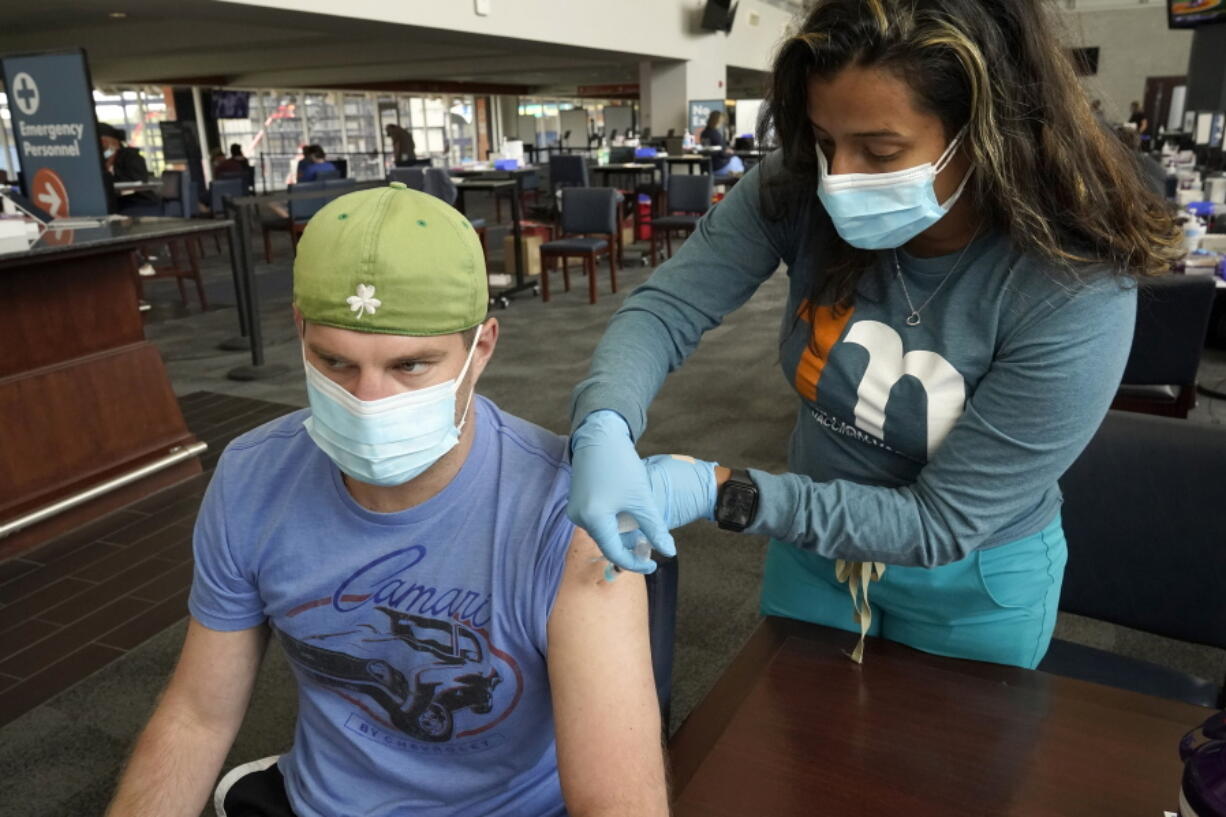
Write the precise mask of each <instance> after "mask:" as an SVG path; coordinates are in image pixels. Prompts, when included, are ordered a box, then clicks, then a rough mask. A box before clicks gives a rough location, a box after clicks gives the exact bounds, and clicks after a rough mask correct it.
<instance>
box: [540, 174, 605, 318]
mask: <svg viewBox="0 0 1226 817" xmlns="http://www.w3.org/2000/svg"><path fill="white" fill-rule="evenodd" d="M620 198H621V196H620V194H619V193H618V192H617V191H616V190H614V189H613V188H611V187H567V188H564V189H563V190H562V238H560V239H558V240H556V241H550V242H547V243H545V244H542V245H541V300H542V301H548V300H549V271H550V268H551V267H552V265H553V262H554V259H557V258H560V259H562V283H563V285H564V286H565V289H566V291H567V292H570V271H569V270H568V269H567V268H566V262H567V260H568V259H570V258H576V257H578V258H581V259H583V269H584V272H586V273H587V275H588V300H589V302H590V303H593V304H594V303H596V260H597V257H598V256H601V255H604V254H606V253H607V254H608V256H609V277H610V280H611V284H612V288H613V292H617V252H616V248H617V245H618V241H617V234H618V227H619V224H618V222H619V219H618V215H617V206H618V202H619V200H620Z"/></svg>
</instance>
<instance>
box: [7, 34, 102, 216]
mask: <svg viewBox="0 0 1226 817" xmlns="http://www.w3.org/2000/svg"><path fill="white" fill-rule="evenodd" d="M4 87H5V90H6V91H7V92H8V100H9V112H10V114H11V115H12V123H13V136H14V137H15V139H14V141H16V143H17V157H18V159H19V160H20V161H21V172H22V174H23V175H24V177H25V186H26V192H27V193H28V194H29V197H30V199H31V200H32V201H33V202H34V203H35V204H37V205H38V206H39V207H41V208H43V209H44V210H46V211H47V212H48V213H50V214H51V215H52V216H53V217H55V218H64V217H66V216H69V215H73V216H104V215H106V213H107V195H106V184H105V182H104V180H103V169H102V153H101V149H100V148H99V145H98V126H97V122H96V120H95V118H94V97H93V88H92V85H91V83H90V79H89V67H88V66H87V64H86V62H85V52H83V51H67V52H61V53H54V54H28V55H22V56H13V57H5V58H4Z"/></svg>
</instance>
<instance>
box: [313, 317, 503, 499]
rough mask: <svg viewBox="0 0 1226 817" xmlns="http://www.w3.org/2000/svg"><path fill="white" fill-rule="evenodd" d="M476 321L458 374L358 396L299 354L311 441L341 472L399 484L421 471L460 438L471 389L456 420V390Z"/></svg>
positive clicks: (470, 354) (371, 481)
mask: <svg viewBox="0 0 1226 817" xmlns="http://www.w3.org/2000/svg"><path fill="white" fill-rule="evenodd" d="M480 338H481V327H480V326H478V327H477V332H476V334H475V336H474V337H473V342H472V347H471V348H470V349H469V350H468V358H467V359H466V360H465V361H464V368H462V369H461V370H460V374H459V375H458V376H457V377H455V378H454V379H452V380H448V381H447V382H445V383H439V384H437V385H434V386H428V387H427V388H424V389H417V390H415V391H408V392H404V393H402V394H394V395H392V396H391V397H384V398H382V399H379V400H361V399H359V398H357V397H355V396H353V395H352V394H350V393H349V392H348V391H346V390H345V389H344V388H342V387H341V386H340V385H339V384H337V383H336V382H335V381H333V380H331V379H329V378H328V377H327V376H326V375H324V374H323V372H321V371H319V370H318V369H316V368H315V367H314V366H313V365H312V364H311V363H310V362H309V361H308V360H307V359H306V355H305V352H304V354H303V365H304V366H305V368H306V386H307V398H308V400H309V401H310V404H311V416H310V417H309V418H307V419H306V420H305V421H304V422H303V426H304V427H305V428H306V431H307V434H309V435H310V437H311V439H312V440H314V441H315V444H316V445H318V446H319V447H320V449H321V450H323V452H324V453H325V454H327V455H328V457H329V458H330V459H331V460H332V461H333V462H334V463H336V466H337V467H338V468H340V469H341V471H343V472H344V473H346V474H348V475H349V476H351V477H353V478H354V479H356V480H359V481H360V482H366V483H369V484H371V485H382V486H391V485H403V484H404V483H406V482H409V481H410V480H413V479H415V478H417V477H418V476H420V475H421V474H422V473H424V472H425V471H426V470H427V469H428V468H429V467H430V466H431V465H434V463H436V462H438V461H439V459H441V458H442V456H443V455H444V454H446V453H447V452H448V451H450V450H451V449H452V448H454V447H455V446H456V444H457V443H459V441H460V432H461V431H463V429H464V423H465V422H467V420H468V410H469V407H470V406H471V405H472V391H471V390H470V391H469V394H468V400H467V402H466V403H465V404H464V414H463V416H462V417H461V418H460V423H459V425H456V421H455V406H456V394H457V393H458V392H459V390H460V384H461V383H463V382H464V377H465V376H466V375H467V374H468V367H469V366H470V365H471V364H472V361H473V354H474V353H475V351H476V349H477V341H478V340H480Z"/></svg>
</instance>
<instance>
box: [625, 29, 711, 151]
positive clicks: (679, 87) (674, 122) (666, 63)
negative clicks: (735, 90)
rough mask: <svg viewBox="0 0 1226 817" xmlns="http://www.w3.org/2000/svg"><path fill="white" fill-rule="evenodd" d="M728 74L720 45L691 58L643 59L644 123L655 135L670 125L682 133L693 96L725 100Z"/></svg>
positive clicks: (666, 130) (677, 132)
mask: <svg viewBox="0 0 1226 817" xmlns="http://www.w3.org/2000/svg"><path fill="white" fill-rule="evenodd" d="M727 75H728V67H727V65H726V63H725V62H724V54H723V50H722V49H719V48H710V49H704V51H703V52H702V55H701V56H699V57H696V58H695V59H691V60H656V61H647V60H645V61H643V62H640V63H639V107H640V110H641V112H642V122H641V123H640V125H641V127H644V128H651V133H652V136H664V135H665V134H667V133H668V131H669V129H670V128H671V129H672V130H673V131H674V132H675V135H676V136H680V135H681V134H683V133H684V132H685V128H686V126H687V122H686V115H687V113H688V111H689V102H690V100H693V99H707V100H712V99H718V100H723V99H724V98H725V96H726V95H727V93H728V89H727Z"/></svg>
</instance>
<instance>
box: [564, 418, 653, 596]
mask: <svg viewBox="0 0 1226 817" xmlns="http://www.w3.org/2000/svg"><path fill="white" fill-rule="evenodd" d="M570 451H571V456H570V458H571V477H570V500H569V501H568V502H567V503H566V515H567V516H569V517H570V520H571V521H572V522H574V523H575V524H576V525H578V526H579V527H581V528H583V529H584V530H585V531H587V532H588V534H589V535H591V537H592V538H593V539H595V540H596V545H597V546H598V547H599V548H600V552H601V553H603V554H604V557H605V558H606V559H608V560H609V561H610V562H612V563H613V564H615V565H617V566H618V567H620V568H622V569H623V570H633V571H634V572H636V573H651V572H652V571H654V570H655V569H656V563H655V562H654V561H652V560H651V558H650V556H647V555H643V556H638V557H636V556H635V554H634V550H633V538H635V537H636V535H635V534H630V535H628V536H627V537H626V538H623V537H622V535H621V534H619V533H618V531H617V514H619V513H625V514H629V515H630V516H631V517H633V518H634V521H635V522H637V523H638V526H639V530H640V531H642V534H643V535H644V536H646V537H647V539H648V541H649V542H651V545H652V547H654V548H655V549H656V550H658V551H660V553H662V554H664V555H665V556H674V555H676V553H677V546H676V545H675V544H674V543H673V537H672V534H670V533H669V532H668V527H667V526H666V525H665V524H664V516H663V514H661V513H660V511H659V509H658V508H657V506H656V502H655V499H654V497H653V496H652V492H651V485H650V483H649V482H648V481H647V469H646V468H645V467H644V466H643V461H642V460H641V459H639V455H638V452H636V451H635V450H634V441H633V440H631V439H630V427H629V426H628V425H627V424H626V421H625V420H624V419H622V416H621V415H620V414H618V413H617V412H615V411H609V410H607V409H602V410H601V411H593V412H592V413H591V414H589V415H588V416H587V417H586V418H584V420H583V422H582V423H580V424H579V428H577V429H575V433H574V434H572V435H571V438H570ZM627 539H630V541H627Z"/></svg>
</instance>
